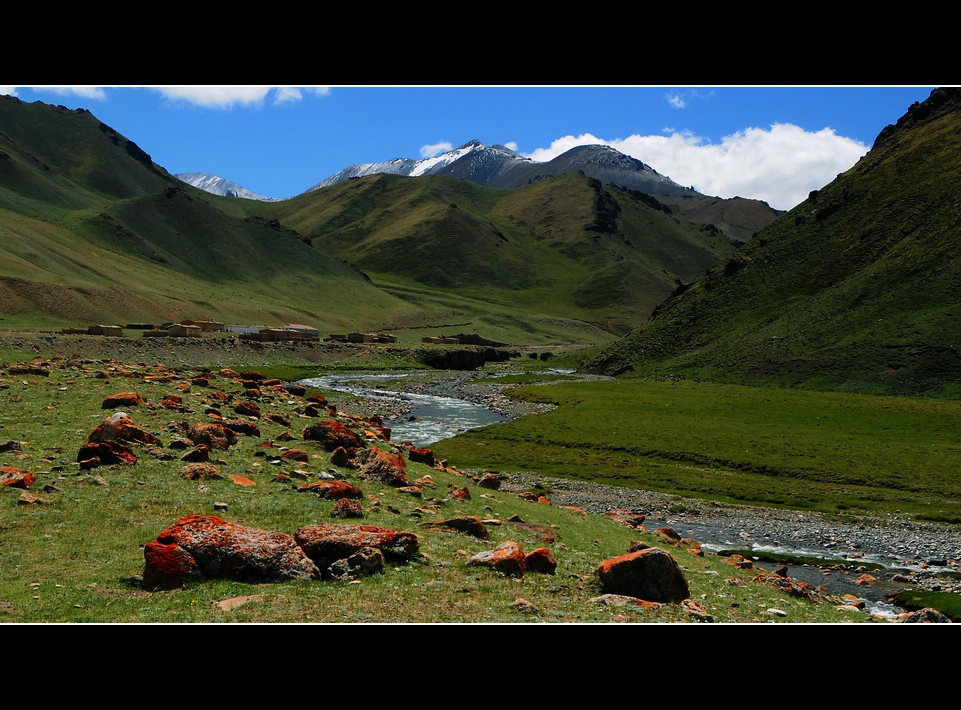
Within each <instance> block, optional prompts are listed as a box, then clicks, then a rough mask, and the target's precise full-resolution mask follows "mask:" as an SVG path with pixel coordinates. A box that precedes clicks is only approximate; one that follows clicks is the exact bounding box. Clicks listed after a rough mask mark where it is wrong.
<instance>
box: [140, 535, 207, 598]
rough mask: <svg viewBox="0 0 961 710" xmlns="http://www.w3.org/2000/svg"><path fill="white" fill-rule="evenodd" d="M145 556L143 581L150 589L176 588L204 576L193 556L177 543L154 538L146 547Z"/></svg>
mask: <svg viewBox="0 0 961 710" xmlns="http://www.w3.org/2000/svg"><path fill="white" fill-rule="evenodd" d="M143 556H144V561H145V562H146V564H145V566H144V570H143V583H144V586H145V587H147V588H148V589H175V588H177V587H180V586H183V584H184V582H186V581H187V580H192V579H200V578H201V576H202V574H201V572H200V567H199V566H198V565H197V561H196V560H195V559H194V558H193V556H191V554H190V553H189V552H187V551H186V550H185V549H183V548H182V547H181V546H180V545H177V544H175V543H171V544H168V545H165V544H163V543H161V542H158V541H156V540H154V541H153V542H151V543H149V544H147V546H146V547H144V550H143Z"/></svg>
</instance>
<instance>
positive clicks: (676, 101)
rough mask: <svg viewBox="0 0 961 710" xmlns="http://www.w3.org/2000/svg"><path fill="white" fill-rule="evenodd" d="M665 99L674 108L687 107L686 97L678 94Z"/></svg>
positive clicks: (669, 95)
mask: <svg viewBox="0 0 961 710" xmlns="http://www.w3.org/2000/svg"><path fill="white" fill-rule="evenodd" d="M664 98H666V99H667V102H668V103H669V104H670V105H671V106H673V107H674V108H684V107H685V106H687V103H686V102H685V101H684V97H683V96H681V95H680V94H678V93H676V92H675V93H673V94H668V95H667V96H665V97H664Z"/></svg>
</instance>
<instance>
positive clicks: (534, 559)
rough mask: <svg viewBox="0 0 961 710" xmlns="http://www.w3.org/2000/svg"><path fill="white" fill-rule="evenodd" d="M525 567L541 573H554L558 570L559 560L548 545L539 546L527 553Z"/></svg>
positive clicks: (530, 570) (529, 570)
mask: <svg viewBox="0 0 961 710" xmlns="http://www.w3.org/2000/svg"><path fill="white" fill-rule="evenodd" d="M525 567H526V569H527V571H528V572H540V573H541V574H554V572H555V571H556V570H557V560H555V559H554V555H552V554H551V551H550V550H548V549H547V548H546V547H538V548H537V549H536V550H533V551H532V552H528V553H527V557H526V559H525Z"/></svg>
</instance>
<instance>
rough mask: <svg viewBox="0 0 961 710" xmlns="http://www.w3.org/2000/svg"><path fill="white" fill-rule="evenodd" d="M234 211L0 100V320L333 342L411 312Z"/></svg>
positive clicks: (83, 134) (78, 122)
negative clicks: (309, 336) (214, 322)
mask: <svg viewBox="0 0 961 710" xmlns="http://www.w3.org/2000/svg"><path fill="white" fill-rule="evenodd" d="M238 207H240V205H238V204H235V203H232V202H231V201H230V200H228V199H226V198H219V197H216V196H213V195H208V194H207V193H204V192H201V191H200V190H196V189H194V188H192V187H189V186H187V185H185V184H184V183H182V182H181V181H179V180H177V179H176V178H174V177H172V176H170V175H169V174H168V173H167V172H166V171H165V170H163V168H160V167H159V166H157V165H155V164H154V163H153V162H152V161H151V160H150V157H149V156H148V155H147V154H146V153H144V152H143V151H142V150H141V149H140V148H138V147H137V146H136V145H135V144H134V143H132V142H131V141H130V140H128V139H126V138H124V137H123V136H120V135H119V134H118V133H116V132H115V131H113V130H112V129H111V128H109V127H108V126H105V125H104V124H102V123H101V122H100V121H98V120H97V119H96V118H95V117H94V116H93V115H92V114H90V113H89V112H87V111H84V110H77V111H71V110H68V109H65V108H63V107H54V106H49V105H46V104H41V103H35V104H25V103H23V102H22V101H19V100H17V99H15V98H12V97H6V96H4V97H0V296H2V298H0V304H2V305H0V310H2V313H3V314H5V315H7V316H10V317H12V319H13V320H14V321H16V320H21V321H33V322H39V323H49V324H73V323H78V322H80V323H83V322H91V321H106V322H118V321H120V322H122V321H125V320H167V319H170V320H175V319H176V320H179V319H182V318H203V317H215V318H221V319H228V320H231V321H240V322H253V323H266V322H276V321H278V320H291V319H296V320H304V319H310V320H312V321H314V322H316V323H317V325H318V326H319V327H325V328H328V329H334V328H336V329H338V330H343V329H344V328H347V327H360V326H365V327H371V326H373V325H376V324H379V323H380V322H382V321H383V319H384V315H385V314H388V315H397V316H406V315H408V314H411V313H412V312H414V311H415V309H414V308H412V307H411V306H409V305H408V304H406V303H405V302H403V301H401V300H399V299H397V298H395V297H392V296H390V295H389V294H386V293H385V292H383V291H381V290H379V289H377V288H376V287H374V286H373V285H372V284H370V283H369V281H368V280H367V279H366V278H365V277H364V276H363V275H362V274H360V273H359V272H358V271H357V270H356V269H355V268H353V267H351V266H350V265H348V264H345V263H343V262H342V261H341V260H340V259H336V258H333V257H330V256H327V255H325V254H323V253H321V252H319V251H318V250H316V249H313V248H311V247H310V246H309V245H308V244H306V243H304V242H303V241H302V240H301V239H300V238H299V235H297V234H294V233H292V232H290V231H289V230H286V229H284V228H282V227H281V226H280V225H279V224H277V223H275V222H270V221H267V220H263V219H259V218H251V217H248V216H247V215H245V214H244V212H243V210H242V209H238ZM345 292H348V293H350V295H351V297H350V298H349V299H343V298H333V297H332V296H335V295H339V294H343V293H345Z"/></svg>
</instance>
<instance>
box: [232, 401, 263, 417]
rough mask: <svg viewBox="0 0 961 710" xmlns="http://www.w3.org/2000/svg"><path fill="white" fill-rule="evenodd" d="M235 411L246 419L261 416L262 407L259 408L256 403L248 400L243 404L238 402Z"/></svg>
mask: <svg viewBox="0 0 961 710" xmlns="http://www.w3.org/2000/svg"><path fill="white" fill-rule="evenodd" d="M234 411H235V412H237V414H240V415H243V416H245V417H259V416H260V407H258V406H257V404H256V403H255V402H251V401H250V400H246V399H245V400H244V401H243V402H237V404H235V405H234Z"/></svg>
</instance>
